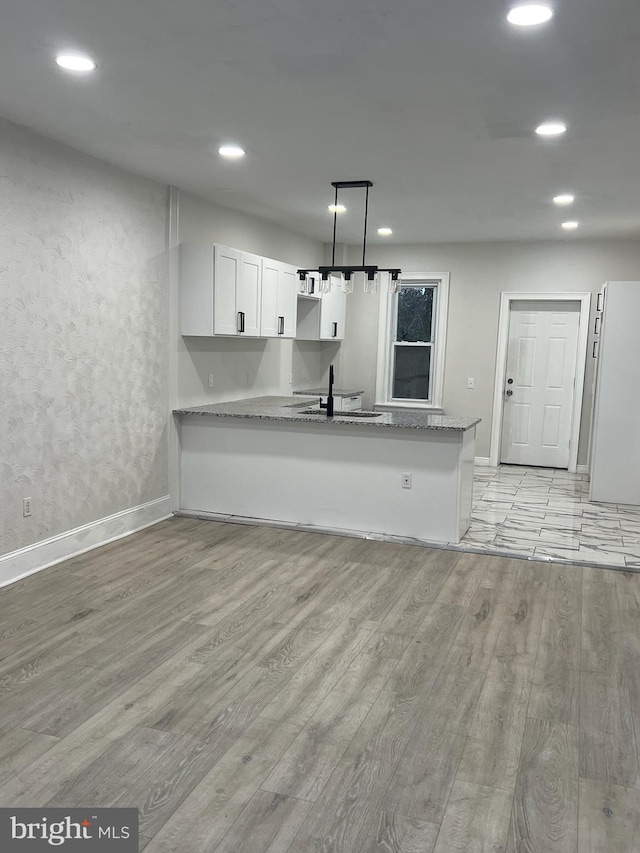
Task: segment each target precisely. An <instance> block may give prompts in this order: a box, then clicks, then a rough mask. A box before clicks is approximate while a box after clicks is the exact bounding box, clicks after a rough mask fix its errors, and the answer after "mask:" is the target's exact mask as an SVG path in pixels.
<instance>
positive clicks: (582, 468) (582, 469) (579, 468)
mask: <svg viewBox="0 0 640 853" xmlns="http://www.w3.org/2000/svg"><path fill="white" fill-rule="evenodd" d="M588 473H589V466H588V465H576V474H588Z"/></svg>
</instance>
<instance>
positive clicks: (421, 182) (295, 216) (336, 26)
mask: <svg viewBox="0 0 640 853" xmlns="http://www.w3.org/2000/svg"><path fill="white" fill-rule="evenodd" d="M555 5H556V10H557V11H556V17H555V19H554V20H553V21H552V22H551V23H550V24H548V25H545V26H543V27H539V28H536V30H535V32H534V31H531V30H529V31H522V30H515V29H514V28H512V27H510V26H509V25H508V24H506V23H505V21H504V13H505V8H506V6H505V3H503V2H502V0H438V2H436V1H435V0H393V2H390V0H3V3H2V18H1V27H0V79H2V86H1V87H0V114H2V115H4V116H5V117H7V118H9V119H12V120H14V121H17V122H19V123H21V124H24V125H27V126H29V127H31V128H33V129H35V130H37V131H39V132H41V133H43V134H45V135H47V136H51V137H53V138H55V139H59V140H61V141H63V142H66V143H68V144H70V145H72V146H75V147H76V148H79V149H81V150H83V151H86V152H88V153H90V154H93V155H95V156H97V157H100V158H102V159H105V160H108V161H110V162H112V163H115V164H118V165H120V166H124V167H126V168H128V169H131V170H133V171H135V172H140V173H143V174H146V175H150V176H152V177H154V178H158V179H160V180H162V181H165V182H167V183H173V184H176V185H177V186H180V187H183V188H185V189H187V190H190V191H193V192H195V193H197V194H199V195H201V196H203V197H205V198H208V199H210V200H212V201H214V202H217V203H219V204H222V205H225V206H227V207H231V208H235V209H238V210H242V211H246V212H250V213H254V214H257V215H259V216H262V217H266V218H268V219H271V220H274V221H276V222H279V223H281V224H282V225H286V226H289V227H292V228H295V229H296V230H298V231H302V232H304V233H307V234H309V235H311V236H314V237H317V238H319V239H322V240H325V241H328V240H329V239H330V235H331V222H330V217H329V214H328V213H327V210H326V205H327V204H328V203H329V202H330V201H331V200H332V198H331V193H332V189H331V186H330V183H331V181H332V180H356V179H369V180H372V181H373V182H374V184H375V186H374V188H373V190H372V196H371V207H372V211H371V229H372V230H374V235H373V240H374V241H380V240H381V238H379V237H377V236H375V227H377V226H378V225H390V226H391V227H393V229H394V236H393V237H392V238H391V240H393V241H395V242H414V241H417V242H431V241H441V240H442V241H450V240H497V239H540V238H554V237H560V238H561V239H565V240H573V239H576V238H577V237H576V234H572V235H566V234H563V233H562V232H561V231H560V229H559V228H558V224H559V222H561V221H562V220H563V219H566V218H577V219H579V220H581V222H582V223H583V225H582V227H581V229H580V231H579V232H577V236H579V237H591V236H611V235H615V236H629V235H636V234H640V165H639V160H640V3H638V0H606V2H603V0H556V3H555ZM63 48H79V49H82V50H84V51H86V52H87V53H89V54H91V55H92V56H93V57H94V58H95V59H96V61H97V62H98V70H97V72H95V73H94V74H93V75H90V76H85V77H77V76H73V75H69V74H67V73H65V72H62V71H61V70H60V69H58V68H57V67H56V66H55V65H54V64H53V56H54V54H56V53H57V52H58V51H59V50H60V49H63ZM547 118H563V119H565V120H566V122H567V123H568V125H569V131H568V133H567V134H566V135H565V137H564V138H563V139H561V140H559V141H555V142H543V141H541V140H539V139H537V138H536V137H535V136H534V134H533V128H534V127H535V126H536V125H537V124H539V123H540V122H541V121H543V120H545V119H547ZM225 141H234V142H239V143H241V144H242V145H243V146H245V147H246V149H247V152H248V153H247V157H246V158H245V159H244V161H242V162H241V163H228V162H225V161H221V160H220V159H219V158H218V156H217V153H216V152H217V148H218V145H219V144H220V143H221V142H225ZM563 190H573V191H575V193H576V195H577V201H576V204H575V205H574V206H573V208H571V209H569V210H567V209H562V210H559V209H557V208H554V207H553V205H552V204H551V203H550V198H551V196H552V195H554V194H555V193H557V192H561V191H563ZM354 192H355V193H356V194H354ZM359 192H361V191H351V193H350V194H349V196H347V195H346V194H345V196H344V198H343V199H342V200H343V201H344V202H345V203H346V204H347V205H348V206H349V207H350V213H349V214H347V215H345V217H343V218H341V219H340V223H341V225H342V227H343V229H344V230H342V231H339V234H338V236H339V238H340V237H343V238H347V239H350V240H352V241H353V240H356V239H358V237H359V234H360V228H361V223H362V214H361V208H359V209H358V212H357V214H356V213H355V208H356V207H357V206H358V205H359V204H360V202H361V195H359V194H357V193H359ZM387 239H388V238H387Z"/></svg>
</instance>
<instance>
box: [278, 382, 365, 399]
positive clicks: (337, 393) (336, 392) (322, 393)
mask: <svg viewBox="0 0 640 853" xmlns="http://www.w3.org/2000/svg"><path fill="white" fill-rule="evenodd" d="M293 393H294V395H297V394H303V395H304V396H306V397H309V396H312V395H314V394H315V396H316V397H327V396H328V394H329V386H328V385H325V386H324V387H323V388H309V389H308V390H307V391H294V392H293ZM360 394H364V391H345V390H344V389H342V388H334V389H333V396H334V397H358V396H359V395H360Z"/></svg>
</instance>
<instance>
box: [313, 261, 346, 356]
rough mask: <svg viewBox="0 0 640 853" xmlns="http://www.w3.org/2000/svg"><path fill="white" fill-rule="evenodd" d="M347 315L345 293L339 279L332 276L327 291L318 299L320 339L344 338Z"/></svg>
mask: <svg viewBox="0 0 640 853" xmlns="http://www.w3.org/2000/svg"><path fill="white" fill-rule="evenodd" d="M346 316H347V295H346V293H345V292H344V290H343V289H342V283H341V281H340V280H339V279H337V278H335V277H333V276H332V278H331V289H330V291H329V293H323V294H322V299H321V300H320V334H319V339H320V340H321V341H342V340H344V327H345V320H346Z"/></svg>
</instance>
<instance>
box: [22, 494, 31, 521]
mask: <svg viewBox="0 0 640 853" xmlns="http://www.w3.org/2000/svg"><path fill="white" fill-rule="evenodd" d="M30 515H31V498H22V516H23V518H29V517H30Z"/></svg>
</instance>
